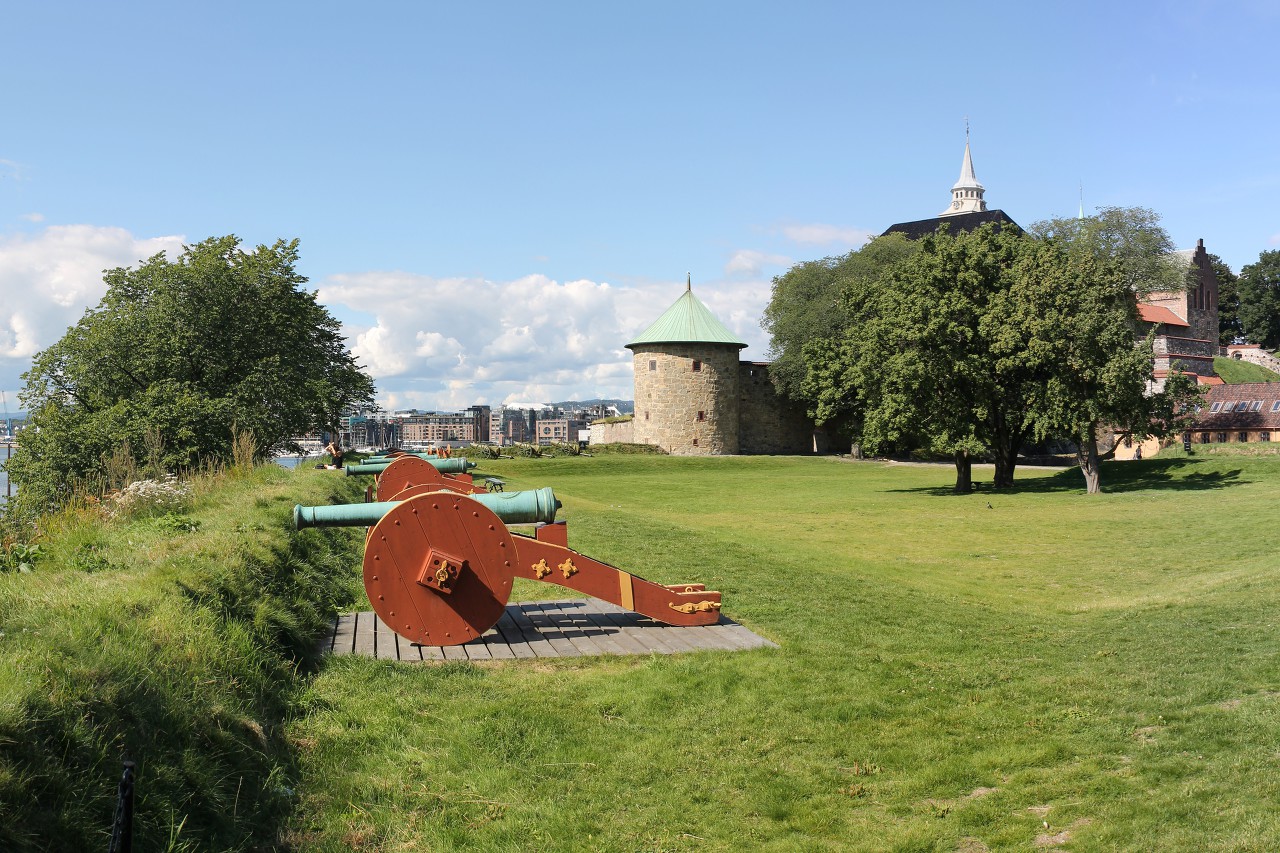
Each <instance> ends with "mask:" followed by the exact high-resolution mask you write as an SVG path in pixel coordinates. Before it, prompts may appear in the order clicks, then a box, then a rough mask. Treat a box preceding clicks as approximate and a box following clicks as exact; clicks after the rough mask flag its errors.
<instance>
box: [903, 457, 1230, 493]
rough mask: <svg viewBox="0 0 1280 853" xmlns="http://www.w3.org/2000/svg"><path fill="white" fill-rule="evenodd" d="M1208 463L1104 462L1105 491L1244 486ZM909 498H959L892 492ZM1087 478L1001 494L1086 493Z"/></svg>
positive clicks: (1069, 474)
mask: <svg viewBox="0 0 1280 853" xmlns="http://www.w3.org/2000/svg"><path fill="white" fill-rule="evenodd" d="M1204 461H1207V460H1202V459H1147V460H1142V461H1136V462H1104V463H1103V465H1102V490H1103V491H1104V492H1112V493H1119V492H1141V491H1179V492H1181V491H1205V490H1208V489H1225V488H1228V487H1230V486H1243V485H1245V484H1246V483H1248V482H1249V481H1248V480H1244V479H1241V477H1240V475H1241V473H1242V469H1240V468H1236V469H1234V470H1231V471H1195V470H1187V469H1193V468H1194V467H1195V466H1198V465H1200V464H1201V463H1202V462H1204ZM975 484H976V485H977V488H976V489H975V490H974V492H973V494H975V495H978V494H984V493H985V494H988V495H989V494H992V493H993V492H995V491H996V490H995V489H994V488H992V486H991V484H990V483H986V482H977V481H975ZM891 491H894V492H903V493H907V494H925V495H935V496H940V497H950V496H953V495H954V494H955V492H954V490H952V489H951V488H950V487H942V488H938V487H932V486H929V487H921V488H916V489H892V490H891ZM1083 491H1084V475H1083V474H1081V473H1080V469H1079V468H1067V469H1066V470H1063V471H1058V472H1057V473H1055V474H1053V475H1051V476H1048V477H1036V478H1033V479H1025V480H1018V479H1015V480H1014V484H1013V488H1011V489H1000V490H999V493H1000V494H1021V493H1025V494H1041V493H1048V492H1083Z"/></svg>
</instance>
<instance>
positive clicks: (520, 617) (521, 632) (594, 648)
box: [321, 598, 778, 663]
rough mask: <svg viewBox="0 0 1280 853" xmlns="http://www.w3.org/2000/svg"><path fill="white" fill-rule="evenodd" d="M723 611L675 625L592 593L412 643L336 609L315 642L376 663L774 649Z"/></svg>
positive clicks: (525, 606) (532, 604) (513, 608)
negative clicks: (469, 632)
mask: <svg viewBox="0 0 1280 853" xmlns="http://www.w3.org/2000/svg"><path fill="white" fill-rule="evenodd" d="M777 645H778V644H777V643H774V642H770V641H769V640H766V639H765V638H764V637H761V636H759V635H758V634H755V633H753V632H751V631H750V630H749V629H747V628H745V627H744V626H742V625H739V624H738V623H737V622H734V621H733V620H732V619H730V618H728V617H727V616H725V615H724V614H721V615H720V621H719V622H718V623H717V624H715V625H706V626H700V627H697V628H677V627H673V626H671V625H663V624H662V623H661V622H657V621H654V620H653V619H650V618H649V617H648V616H641V615H640V614H639V613H632V612H630V611H628V610H623V609H622V608H621V607H618V606H617V605H616V604H610V603H609V602H607V601H601V600H600V599H598V598H576V599H572V600H568V601H526V602H523V603H521V604H508V605H507V611H506V612H505V613H504V614H502V618H501V619H499V620H498V624H497V625H495V626H494V627H492V628H490V629H489V630H488V631H486V632H485V633H484V636H482V637H479V638H477V639H475V640H472V641H471V642H469V643H464V644H463V645H460V646H444V647H440V646H419V645H417V644H416V643H410V642H409V641H408V640H405V639H403V638H401V637H398V636H396V635H395V633H394V632H392V631H391V630H390V629H389V628H388V627H387V626H386V625H385V624H384V623H383V622H382V620H381V619H379V618H378V617H377V615H376V614H374V613H373V611H365V612H363V613H343V614H341V615H339V616H338V617H337V619H335V620H334V622H333V624H332V625H331V626H330V628H329V632H328V634H327V635H326V636H325V637H324V639H323V640H322V643H321V648H322V650H324V651H326V652H329V653H331V654H335V655H362V656H365V657H373V658H377V659H378V660H399V661H415V662H419V663H420V662H423V661H426V662H437V661H444V660H514V659H519V658H568V657H587V656H592V655H647V654H660V655H669V654H679V653H682V652H697V651H738V650H741V649H758V648H766V647H769V648H777Z"/></svg>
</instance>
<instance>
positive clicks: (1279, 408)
mask: <svg viewBox="0 0 1280 853" xmlns="http://www.w3.org/2000/svg"><path fill="white" fill-rule="evenodd" d="M1271 411H1273V412H1280V400H1276V401H1275V402H1274V403H1272V404H1271Z"/></svg>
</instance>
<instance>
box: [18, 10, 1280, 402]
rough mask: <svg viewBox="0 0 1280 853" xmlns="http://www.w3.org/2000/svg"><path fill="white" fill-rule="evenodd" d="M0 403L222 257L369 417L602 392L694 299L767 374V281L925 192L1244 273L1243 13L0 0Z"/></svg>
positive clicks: (1272, 96)
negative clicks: (161, 288)
mask: <svg viewBox="0 0 1280 853" xmlns="http://www.w3.org/2000/svg"><path fill="white" fill-rule="evenodd" d="M3 14H4V23H5V30H6V46H5V49H4V51H2V52H0V74H3V81H4V91H5V96H4V105H3V108H2V109H0V390H3V391H5V392H6V394H7V395H8V399H9V400H10V407H11V408H12V407H13V403H12V401H13V399H14V397H15V395H16V392H17V390H18V389H19V388H20V387H21V381H20V380H19V378H18V376H19V374H20V373H21V372H22V371H23V370H25V369H26V368H27V366H29V363H30V358H31V355H32V354H33V353H34V352H35V351H38V350H39V349H40V348H43V347H45V346H48V345H49V344H51V343H52V342H54V341H55V340H57V338H58V337H60V336H61V334H62V333H63V331H64V330H65V328H66V326H67V325H68V324H69V323H73V322H74V321H75V320H76V319H78V317H79V316H80V314H81V313H82V312H83V310H84V308H86V307H88V306H90V305H92V304H95V303H96V302H97V300H98V298H100V297H101V294H102V283H101V271H102V269H104V268H106V267H114V266H120V265H130V264H133V263H136V262H137V261H138V260H139V259H140V258H142V257H145V256H148V255H150V254H153V253H154V252H156V251H161V250H171V251H172V250H178V249H179V248H180V246H181V244H182V243H183V242H194V241H197V240H200V239H203V238H205V237H209V236H213V235H221V234H227V233H235V234H238V235H239V236H241V237H242V238H243V239H244V240H245V241H246V242H248V243H250V244H257V243H264V242H265V243H270V242H273V241H274V240H275V239H277V238H280V237H285V238H293V237H298V238H300V239H301V252H302V263H301V270H302V272H303V273H304V274H305V275H307V276H308V277H309V278H310V279H311V286H312V287H313V288H315V289H317V290H318V292H319V294H320V298H321V300H322V301H324V302H325V304H327V305H328V306H329V307H330V309H331V310H332V311H333V312H334V314H335V315H336V316H337V317H339V318H340V319H341V320H342V321H343V322H344V324H346V329H347V332H348V335H349V337H350V340H351V342H352V346H353V350H354V351H355V352H356V354H357V356H358V357H359V358H360V360H361V361H362V362H363V363H365V364H366V365H367V366H368V367H369V369H370V371H371V372H372V373H373V374H374V376H375V378H376V379H377V381H378V384H379V388H380V394H381V397H382V399H383V401H384V403H386V404H387V405H389V406H393V407H395V406H418V407H422V408H451V407H460V406H464V405H467V404H470V403H473V402H484V403H490V404H493V405H497V404H500V403H503V402H515V401H536V400H551V399H565V398H568V397H579V398H581V397H587V396H597V395H600V396H622V397H628V396H630V391H631V366H630V358H629V356H630V354H629V352H628V351H626V350H625V349H623V348H622V345H623V344H625V343H626V342H627V341H628V340H630V336H631V335H633V334H635V333H636V332H638V331H640V330H641V329H642V328H643V327H644V326H646V325H647V324H648V323H649V322H650V321H652V320H653V319H654V318H656V317H657V316H658V314H660V313H661V312H662V310H664V309H665V308H666V307H667V305H669V304H670V303H671V302H672V301H674V300H675V299H676V298H677V297H678V296H679V293H680V291H681V290H682V289H683V284H684V279H685V274H686V272H691V273H692V276H693V281H694V288H695V292H697V293H698V295H699V296H700V297H701V298H702V299H703V301H705V302H706V303H707V304H708V306H710V307H711V308H712V310H714V311H715V312H716V313H717V314H718V315H719V316H720V317H721V318H722V319H723V320H725V322H726V323H727V324H728V325H729V326H730V327H731V328H733V329H734V330H735V331H736V332H737V333H738V334H740V335H741V336H742V339H743V340H744V341H746V342H748V343H749V344H750V346H749V348H748V349H747V350H746V351H745V352H744V357H749V358H755V359H764V358H766V357H767V339H766V337H765V335H764V334H763V332H762V331H761V330H760V328H759V325H758V321H759V316H760V311H761V309H762V308H763V306H764V304H765V303H766V302H767V300H768V295H769V286H770V280H771V278H772V277H773V276H774V275H777V274H778V273H780V272H783V271H785V269H786V268H787V267H788V266H789V265H790V264H791V263H793V262H796V261H801V260H808V259H812V258H818V257H823V256H825V255H832V254H840V253H843V252H845V251H848V250H849V249H851V248H854V247H856V246H857V245H859V244H860V242H861V241H862V240H863V239H865V236H866V235H868V234H872V233H878V232H880V231H882V230H883V229H884V228H885V227H887V226H888V225H890V224H892V223H894V222H898V221H902V220H909V219H919V218H924V217H927V216H932V215H934V214H936V213H938V212H939V211H941V210H942V209H943V208H944V207H945V206H946V204H947V202H948V201H949V198H950V196H949V192H948V191H949V189H950V186H951V184H952V183H953V182H954V181H955V180H956V177H957V175H958V174H959V169H960V161H961V155H962V153H963V147H964V117H965V116H968V117H969V119H970V124H971V128H972V145H973V156H974V161H975V166H976V170H977V175H978V178H979V180H981V181H982V183H983V184H984V185H985V186H986V188H987V201H988V203H989V204H990V205H991V206H992V207H998V208H1001V209H1003V210H1004V211H1005V212H1006V213H1008V214H1009V215H1011V216H1012V217H1013V218H1014V219H1016V220H1017V221H1018V222H1020V223H1023V224H1029V223H1031V222H1034V221H1036V220H1038V219H1042V218H1045V217H1050V216H1061V215H1073V214H1074V213H1075V212H1076V210H1077V207H1078V205H1079V185H1080V184H1081V183H1083V186H1084V204H1085V208H1086V210H1090V209H1092V208H1094V207H1096V206H1100V205H1140V206H1144V207H1150V208H1153V209H1154V210H1156V211H1157V212H1159V213H1160V214H1161V215H1162V216H1163V219H1164V225H1165V227H1166V228H1167V230H1168V231H1169V233H1170V235H1171V236H1172V238H1173V240H1174V242H1175V243H1176V244H1178V245H1179V246H1181V247H1187V246H1192V245H1194V244H1195V241H1196V239H1197V238H1203V239H1204V240H1205V244H1206V246H1207V247H1208V249H1209V250H1210V251H1211V252H1215V253H1217V254H1219V255H1221V256H1222V257H1223V258H1224V259H1225V260H1226V261H1227V262H1228V263H1229V264H1231V266H1232V267H1233V268H1235V269H1236V270H1237V271H1238V270H1239V268H1240V267H1241V266H1242V265H1243V264H1247V263H1250V262H1252V261H1254V260H1256V259H1257V257H1258V254H1259V252H1261V251H1264V250H1269V249H1276V248H1280V154H1278V152H1280V118H1277V117H1278V116H1280V80H1278V79H1277V77H1278V76H1280V74H1278V72H1277V69H1280V62H1277V61H1276V59H1275V45H1276V44H1277V43H1280V39H1278V38H1277V37H1278V36H1280V6H1277V5H1276V4H1274V3H1262V2H1259V3H1248V2H1241V3H1230V4H1228V3H1211V2H1186V3H1160V2H1146V3H1141V4H1127V3H1114V2H1112V3H1070V4H1056V3H1047V4H1030V3H988V4H963V5H961V4H950V3H937V4H929V3H924V4H919V3H917V4H875V5H866V6H862V4H850V3H806V2H789V3H786V4H781V3H778V4H762V3H746V2H737V3H727V2H726V3H712V2H705V3H688V2H685V3H655V2H650V3H644V4H626V5H624V4H601V3H547V4H537V5H535V4H528V3H502V2H498V3H489V4H483V6H482V5H481V4H451V5H446V4H428V3H420V2H415V3H407V2H385V3H377V4H365V5H364V6H363V7H359V8H357V7H356V6H353V5H352V4H337V3H322V2H321V3H317V2H308V3H300V2H297V3H290V2H279V3H243V2H220V3H217V4H213V3H195V4H175V3H136V2H135V3H126V4H101V3H87V2H86V3H56V2H51V3H45V4H34V3H24V4H8V6H7V7H6V8H5V10H4V12H3Z"/></svg>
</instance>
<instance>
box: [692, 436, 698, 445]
mask: <svg viewBox="0 0 1280 853" xmlns="http://www.w3.org/2000/svg"><path fill="white" fill-rule="evenodd" d="M693 446H694V447H697V446H698V439H696V438H695V439H694V440H693Z"/></svg>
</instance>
